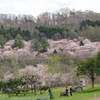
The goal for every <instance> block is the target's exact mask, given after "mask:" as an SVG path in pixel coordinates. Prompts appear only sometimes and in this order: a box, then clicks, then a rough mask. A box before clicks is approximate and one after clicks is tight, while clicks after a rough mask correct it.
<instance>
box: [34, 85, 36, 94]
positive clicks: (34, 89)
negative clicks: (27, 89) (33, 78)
mask: <svg viewBox="0 0 100 100" xmlns="http://www.w3.org/2000/svg"><path fill="white" fill-rule="evenodd" d="M34 95H36V85H35V83H34Z"/></svg>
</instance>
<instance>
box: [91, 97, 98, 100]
mask: <svg viewBox="0 0 100 100" xmlns="http://www.w3.org/2000/svg"><path fill="white" fill-rule="evenodd" d="M89 100H100V97H98V98H93V99H89Z"/></svg>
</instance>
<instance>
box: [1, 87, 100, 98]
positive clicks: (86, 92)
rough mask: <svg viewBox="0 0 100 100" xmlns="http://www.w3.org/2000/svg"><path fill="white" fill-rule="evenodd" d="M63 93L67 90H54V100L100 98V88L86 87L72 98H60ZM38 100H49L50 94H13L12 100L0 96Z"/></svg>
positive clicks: (60, 88) (74, 93)
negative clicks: (39, 99) (42, 99)
mask: <svg viewBox="0 0 100 100" xmlns="http://www.w3.org/2000/svg"><path fill="white" fill-rule="evenodd" d="M61 91H65V88H62V87H59V88H53V89H52V92H53V94H54V97H55V99H54V100H88V99H90V98H95V97H100V86H98V87H95V88H91V87H84V88H83V91H82V92H73V96H72V97H71V96H69V97H64V96H62V97H60V96H59V95H60V93H61ZM4 98H6V99H4ZM37 98H48V99H47V100H49V95H48V92H45V93H43V94H39V93H37V95H33V94H31V93H28V94H27V95H26V96H23V94H19V96H18V97H16V96H15V94H11V98H8V95H7V94H0V99H2V100H36V99H37Z"/></svg>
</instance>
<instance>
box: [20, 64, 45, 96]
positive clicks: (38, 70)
mask: <svg viewBox="0 0 100 100" xmlns="http://www.w3.org/2000/svg"><path fill="white" fill-rule="evenodd" d="M43 74H44V69H43V66H41V65H37V67H34V66H31V65H30V66H26V68H23V69H20V70H19V77H21V78H23V81H25V82H26V83H27V88H28V84H30V85H31V89H32V88H33V86H34V94H35V95H36V85H37V84H39V83H40V81H41V80H42V78H43Z"/></svg>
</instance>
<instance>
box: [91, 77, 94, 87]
mask: <svg viewBox="0 0 100 100" xmlns="http://www.w3.org/2000/svg"><path fill="white" fill-rule="evenodd" d="M91 82H92V88H94V77H91Z"/></svg>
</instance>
